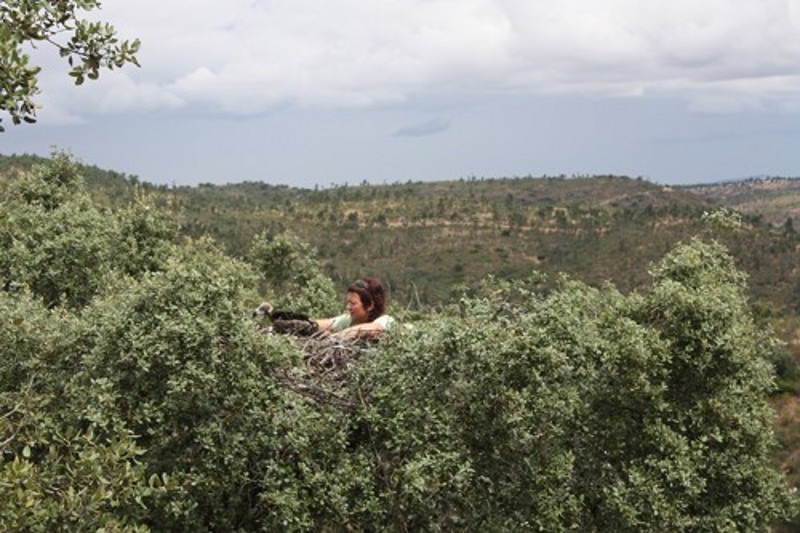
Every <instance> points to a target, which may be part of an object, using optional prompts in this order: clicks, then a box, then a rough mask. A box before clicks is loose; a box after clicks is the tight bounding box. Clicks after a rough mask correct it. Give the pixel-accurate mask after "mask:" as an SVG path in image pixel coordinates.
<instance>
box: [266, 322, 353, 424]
mask: <svg viewBox="0 0 800 533" xmlns="http://www.w3.org/2000/svg"><path fill="white" fill-rule="evenodd" d="M364 348H365V341H363V340H346V339H341V338H339V337H336V336H335V335H330V334H328V333H325V332H319V333H316V334H314V335H312V336H310V337H306V338H304V339H303V344H302V345H301V348H300V349H301V351H302V353H303V362H304V364H305V368H306V369H307V372H302V371H297V369H295V371H291V370H289V371H287V370H282V371H280V372H279V373H278V374H277V376H276V377H277V378H278V381H279V382H280V383H281V384H283V385H284V386H286V387H287V388H289V389H290V390H292V391H294V392H296V393H298V394H302V395H303V396H306V397H308V398H311V399H313V400H315V401H317V402H319V403H324V404H328V405H333V406H335V407H339V408H343V409H348V410H350V409H354V408H355V407H356V406H357V405H358V404H357V402H356V401H354V399H352V398H350V395H349V394H348V391H347V388H346V385H347V383H348V377H349V374H350V371H351V370H352V368H353V366H354V365H355V364H356V362H357V361H358V358H359V356H360V355H361V352H362V351H363V349H364Z"/></svg>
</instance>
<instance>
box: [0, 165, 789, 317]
mask: <svg viewBox="0 0 800 533" xmlns="http://www.w3.org/2000/svg"><path fill="white" fill-rule="evenodd" d="M23 159H25V158H20V157H17V158H9V157H0V176H2V175H6V176H9V175H10V172H12V171H11V170H9V169H13V168H21V167H24V166H25V165H24V164H30V162H31V161H29V160H28V159H25V160H24V161H23ZM23 163H24V164H23ZM4 169H5V170H4ZM84 174H85V176H86V178H87V182H88V183H89V185H90V187H91V189H92V191H93V194H95V195H96V197H97V198H98V200H99V201H101V202H103V203H104V204H114V203H122V202H128V201H130V200H131V198H133V197H134V195H135V194H140V195H141V194H147V195H149V196H150V197H151V198H154V199H156V201H158V202H160V203H162V204H163V205H165V206H168V207H169V208H170V209H173V210H174V211H175V212H176V214H177V216H178V217H179V218H180V220H181V222H182V224H183V228H184V231H185V233H186V234H187V235H191V236H198V235H204V234H209V235H212V236H213V237H215V238H216V239H217V240H218V241H220V242H221V243H223V244H224V246H225V247H226V248H227V249H228V250H229V251H230V252H232V253H233V254H237V255H244V254H246V253H247V250H248V248H249V246H250V244H251V242H252V239H253V238H254V236H255V235H257V234H259V233H261V232H264V231H266V232H269V233H275V232H280V231H285V230H291V231H293V232H294V233H296V234H297V235H298V236H299V237H300V238H302V239H303V240H305V241H307V242H309V243H310V244H312V245H313V246H315V247H316V248H317V250H318V252H319V255H320V258H321V259H322V261H323V263H324V264H325V265H326V268H327V270H328V273H329V274H330V275H331V277H332V278H333V279H334V280H335V281H336V282H337V283H338V284H339V285H340V286H342V287H343V286H345V285H346V283H347V282H348V281H349V280H352V279H354V278H356V277H359V276H362V275H365V274H374V275H377V276H379V277H381V278H382V279H384V280H386V282H387V283H388V284H389V286H390V288H391V291H392V296H393V299H394V301H395V304H396V305H402V306H416V305H420V304H422V305H435V304H437V303H439V302H441V301H443V300H444V299H446V298H447V297H448V296H449V295H450V293H451V290H452V288H453V286H454V285H456V284H467V285H472V284H474V283H477V282H478V281H479V280H480V279H482V278H484V277H485V276H486V275H489V274H491V275H494V276H496V277H499V278H511V277H519V276H526V275H528V274H530V273H531V272H532V271H534V270H537V271H540V272H543V273H545V274H548V275H551V276H555V275H557V274H559V273H562V272H564V273H567V274H569V275H570V276H572V277H574V278H577V279H580V280H583V281H585V282H587V283H591V284H595V285H598V284H602V283H604V282H606V281H610V282H612V283H614V284H615V285H616V286H617V287H618V288H620V290H623V291H630V290H633V289H635V288H637V287H639V286H641V285H643V284H645V283H647V282H648V281H649V276H648V268H649V266H650V264H651V263H652V262H654V261H656V260H658V259H659V258H660V257H662V256H663V255H664V253H666V252H667V251H668V250H670V249H671V248H672V247H673V246H674V245H675V244H676V243H677V242H679V241H682V240H686V239H688V238H690V237H691V236H693V235H697V234H701V233H704V234H708V233H707V232H708V231H709V229H708V226H707V225H706V224H704V223H703V222H702V220H701V218H702V215H703V213H705V212H707V211H710V210H712V209H714V208H715V207H718V206H720V205H726V206H732V207H736V204H734V203H732V198H734V196H733V195H731V194H725V189H724V187H725V186H719V187H722V188H721V189H718V190H716V189H712V188H709V186H703V187H699V186H698V187H675V188H670V187H664V186H661V185H657V184H653V183H650V182H647V181H644V180H641V179H630V178H627V177H618V176H594V177H587V178H569V179H567V178H552V177H540V178H533V177H527V178H508V179H467V180H458V181H448V182H436V183H422V182H406V183H395V184H390V185H367V184H363V185H359V186H349V187H347V186H343V187H337V188H332V189H323V190H309V189H298V188H292V187H287V186H274V185H268V184H264V183H256V182H245V183H238V184H231V185H220V186H215V185H210V184H205V185H200V186H197V187H177V188H169V187H166V186H159V187H156V186H152V185H149V184H143V183H140V182H139V180H138V179H136V178H135V177H133V176H126V175H124V174H119V173H116V172H107V171H102V170H100V169H97V168H96V167H85V172H84ZM735 186H736V185H735V184H734V185H730V187H735ZM136 191H138V193H137V192H136ZM712 192H713V194H712ZM754 194H755V195H756V196H757V194H756V193H754ZM748 205H754V204H748ZM736 208H737V209H738V207H736ZM741 211H742V212H743V213H745V217H744V221H745V223H744V225H743V227H742V228H741V229H739V230H737V231H726V232H722V233H719V232H718V233H716V234H715V235H714V236H715V237H716V238H718V239H720V240H722V241H723V242H725V243H726V244H727V245H728V246H729V248H730V249H731V251H732V253H733V254H734V256H735V257H736V258H737V260H738V262H739V265H740V267H741V268H742V269H743V270H745V271H746V272H748V273H749V275H750V287H751V291H752V294H753V297H754V298H755V299H756V300H761V301H764V302H769V305H770V306H772V307H775V308H777V309H781V310H792V311H796V310H800V309H798V306H800V304H799V303H798V302H800V274H798V272H797V267H796V265H798V264H800V263H798V257H797V256H798V248H799V247H800V237H799V236H798V234H796V233H795V232H794V230H793V229H792V228H775V227H772V226H770V225H769V224H767V223H766V221H767V220H771V219H768V217H767V216H766V215H763V214H761V213H760V212H758V211H757V210H749V209H741Z"/></svg>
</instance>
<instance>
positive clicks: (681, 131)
mask: <svg viewBox="0 0 800 533" xmlns="http://www.w3.org/2000/svg"><path fill="white" fill-rule="evenodd" d="M91 16H92V17H93V18H96V19H99V20H103V21H107V22H110V23H111V24H113V25H114V27H115V28H116V29H117V32H118V33H119V35H120V37H121V38H123V39H133V38H139V39H140V40H141V41H142V48H141V51H140V53H139V54H138V58H139V62H140V64H141V67H140V68H137V67H135V66H126V67H124V68H123V69H121V70H115V71H113V72H107V71H104V72H103V73H102V74H101V76H100V79H99V80H97V81H95V82H87V83H85V84H84V85H82V86H80V87H75V86H74V85H72V82H71V81H70V78H69V77H68V76H67V71H68V66H67V64H66V63H65V62H64V61H63V60H61V59H60V58H59V57H58V54H57V53H56V51H55V50H54V49H52V48H48V47H46V46H44V45H42V46H39V47H38V48H37V50H35V51H33V52H32V54H33V62H34V63H35V64H38V65H40V66H42V67H43V70H42V73H41V76H40V88H41V90H42V93H41V94H40V95H39V97H38V100H37V101H38V103H39V104H40V105H41V109H39V110H38V113H37V116H38V122H37V123H36V124H34V125H21V126H13V125H11V122H10V120H8V117H4V120H3V124H4V125H6V126H7V128H6V132H5V133H0V153H2V154H6V155H9V154H13V153H17V154H21V153H32V154H39V155H48V154H49V153H50V152H51V150H52V149H53V148H57V149H59V150H64V151H67V152H69V153H71V154H73V156H74V157H75V158H76V159H78V160H80V161H82V162H84V163H87V164H92V165H97V166H99V167H101V168H106V169H111V170H115V171H118V172H123V173H126V174H130V175H136V176H138V177H139V178H140V179H141V180H143V181H148V182H151V183H156V184H168V185H176V186H182V185H196V184H199V183H215V184H224V183H238V182H243V181H263V182H266V183H271V184H283V185H291V186H298V187H309V188H310V187H315V186H319V187H330V186H333V185H342V184H350V185H355V184H360V183H362V182H364V181H366V182H369V183H373V184H382V183H394V182H398V181H399V182H405V181H408V180H412V181H434V180H436V181H438V180H453V179H460V178H470V177H478V178H481V177H484V178H493V177H515V176H543V175H549V176H554V175H566V176H572V175H597V174H614V175H626V176H631V177H643V178H645V179H647V180H650V181H652V182H656V183H662V184H666V185H671V184H694V183H707V182H714V181H725V180H737V179H743V178H748V177H753V176H784V177H796V176H798V175H800V0H669V1H666V0H603V1H602V2H601V1H598V0H225V1H224V2H221V1H219V0H191V1H190V0H166V1H165V0H105V1H104V2H103V3H102V9H101V10H100V11H99V12H96V13H92V14H91Z"/></svg>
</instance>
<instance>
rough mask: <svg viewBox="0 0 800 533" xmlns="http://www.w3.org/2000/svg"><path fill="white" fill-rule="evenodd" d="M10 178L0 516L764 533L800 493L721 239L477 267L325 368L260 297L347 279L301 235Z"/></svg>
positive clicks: (314, 526)
mask: <svg viewBox="0 0 800 533" xmlns="http://www.w3.org/2000/svg"><path fill="white" fill-rule="evenodd" d="M0 193H2V196H0V228H1V229H2V231H0V529H2V530H32V531H51V530H88V529H92V530H98V529H101V528H104V529H105V530H107V531H111V530H123V529H125V530H134V531H146V530H148V529H150V528H153V529H157V530H166V531H173V530H175V531H198V530H199V531H272V530H288V531H310V530H315V531H316V530H323V531H325V530H390V531H409V530H424V531H436V530H488V531H506V530H508V531H521V530H526V531H527V530H534V531H623V532H624V531H631V532H634V531H648V530H649V531H653V530H659V531H685V530H691V531H727V530H747V531H755V530H764V529H766V528H767V527H768V526H769V525H770V524H771V523H773V522H775V521H778V520H781V519H784V518H787V517H789V516H791V515H792V513H793V512H794V511H795V509H796V507H795V504H796V500H795V496H794V495H793V493H792V492H791V491H790V490H789V488H788V487H787V483H786V479H785V477H784V476H783V474H782V473H781V472H780V471H779V469H778V467H777V465H776V464H775V463H774V461H773V459H772V456H771V452H772V449H773V447H774V444H775V443H774V435H773V431H772V427H771V424H772V417H773V414H772V412H771V410H770V408H769V406H768V404H767V402H766V399H767V395H768V394H769V392H770V391H771V390H772V389H773V387H774V382H773V381H774V376H773V373H772V369H771V366H770V365H769V363H768V362H767V360H766V358H767V355H768V353H767V352H768V351H769V346H770V342H771V341H770V336H769V334H768V333H767V332H766V331H765V330H763V329H762V328H761V327H760V326H759V325H758V322H757V321H755V320H754V319H753V316H752V312H751V310H750V308H749V306H748V301H747V298H746V296H745V293H744V288H745V283H746V277H745V276H744V275H743V273H742V272H740V271H739V270H738V269H737V268H736V266H735V265H734V262H733V260H732V259H731V257H730V255H729V254H728V253H727V251H726V249H725V248H724V247H723V246H721V245H720V244H718V243H716V242H713V241H710V242H706V241H703V240H699V239H693V240H691V241H688V242H685V243H683V244H680V245H678V246H677V247H675V248H674V249H673V250H671V251H670V252H668V253H667V254H666V256H665V257H664V258H663V259H662V260H661V261H660V262H658V263H657V264H656V265H654V266H653V268H652V270H651V272H650V274H651V280H652V281H651V284H650V285H649V286H648V287H647V288H645V289H642V290H641V291H638V292H634V293H631V294H627V295H626V294H623V293H621V292H620V291H618V290H617V289H616V288H615V287H613V286H611V285H606V286H603V287H591V286H588V285H586V284H584V283H582V282H580V281H576V280H571V279H568V278H566V277H563V278H561V279H558V280H556V282H555V283H547V284H544V283H542V281H543V279H542V276H541V275H540V274H537V273H532V274H531V275H530V276H528V277H524V278H519V279H516V280H514V281H499V280H497V279H493V278H487V279H486V280H485V282H484V283H483V284H482V285H480V286H476V287H466V288H464V289H463V291H461V293H459V294H458V296H457V297H455V298H454V299H453V301H452V302H451V303H450V304H448V305H446V306H444V307H442V308H441V309H439V310H437V311H435V312H431V313H430V314H429V315H428V316H426V317H425V320H424V321H418V322H416V323H414V324H406V327H400V328H396V329H393V330H391V331H388V332H386V333H385V334H384V337H383V338H381V340H380V342H379V343H378V344H375V345H369V346H366V347H364V348H363V349H362V350H361V351H360V352H358V355H357V356H356V358H355V359H354V360H353V361H352V365H350V366H349V367H348V369H347V372H344V373H340V374H338V375H337V377H336V379H332V378H331V377H329V376H327V375H325V374H320V373H319V372H316V371H315V370H314V369H313V368H310V367H309V366H308V365H307V364H305V362H304V349H305V347H304V345H303V344H302V343H301V342H300V340H299V339H295V338H292V337H285V336H280V335H268V334H264V333H263V332H262V331H261V328H260V327H259V325H258V324H257V323H254V321H253V319H252V318H251V316H250V310H251V309H252V305H253V304H254V303H255V302H257V301H258V298H259V296H260V295H261V294H262V291H263V290H264V287H265V286H272V287H273V290H274V289H275V287H279V286H280V284H281V283H288V284H291V285H293V286H292V289H293V290H294V291H296V292H295V294H296V298H297V301H299V302H303V304H304V305H311V304H312V303H314V302H315V301H317V302H318V301H319V299H320V298H322V299H325V298H327V296H328V295H329V293H330V282H329V281H328V282H323V281H320V279H322V278H323V277H324V276H323V274H322V272H321V271H320V270H319V269H318V264H317V263H316V262H315V259H314V257H313V249H310V248H309V247H307V246H306V245H303V244H302V243H300V242H298V241H297V240H296V239H295V238H293V237H291V236H278V235H269V234H267V233H264V234H262V235H260V236H259V237H258V238H257V239H256V240H255V242H254V243H253V246H252V250H253V253H252V257H251V259H249V260H242V259H235V258H232V257H230V256H228V255H227V254H226V253H224V252H223V251H222V250H221V249H220V247H219V246H217V245H216V244H215V243H214V242H213V241H211V240H209V239H197V240H181V239H179V238H178V237H177V232H176V230H175V226H174V223H173V222H172V220H171V218H170V217H169V216H167V215H165V214H164V213H163V212H161V211H160V210H159V209H158V208H157V207H156V206H154V205H152V204H150V203H149V202H148V198H146V197H143V198H132V199H131V205H130V206H129V207H127V208H125V209H121V210H113V211H112V210H109V209H106V208H101V207H98V206H96V205H93V204H92V203H91V202H89V201H87V199H86V195H85V190H84V189H83V185H82V180H81V179H80V178H79V176H77V175H76V167H75V165H73V164H71V162H70V161H69V159H68V158H65V157H63V156H61V157H56V158H55V159H54V161H53V162H52V163H51V164H50V165H48V166H46V167H40V168H38V169H36V171H35V172H32V173H30V174H29V175H27V176H26V177H25V178H24V179H19V180H15V181H13V182H8V183H5V184H2V183H0ZM287 265H288V266H290V267H291V268H293V269H296V271H293V273H292V275H291V276H289V277H287V276H286V272H283V273H281V272H274V271H272V270H271V269H285V268H286V267H287ZM315 278H320V279H317V280H315ZM292 280H294V281H292ZM295 281H296V282H297V283H296V286H294V282H295ZM325 305H328V303H327V302H326V303H325ZM308 310H309V311H310V312H315V311H318V310H319V309H313V308H311V307H309V308H308Z"/></svg>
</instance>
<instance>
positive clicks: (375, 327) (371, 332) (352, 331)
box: [334, 321, 386, 339]
mask: <svg viewBox="0 0 800 533" xmlns="http://www.w3.org/2000/svg"><path fill="white" fill-rule="evenodd" d="M384 329H386V328H384V327H383V324H381V323H380V322H377V321H376V322H366V323H364V324H356V325H355V326H350V327H349V328H347V329H343V330H342V331H340V332H339V333H335V334H334V335H336V336H338V337H341V338H342V339H365V338H366V339H368V338H372V337H375V336H377V335H378V334H380V333H381V332H382V331H383V330H384Z"/></svg>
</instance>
